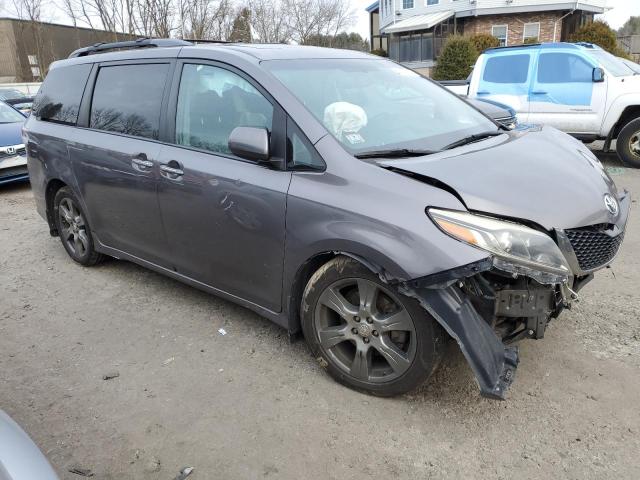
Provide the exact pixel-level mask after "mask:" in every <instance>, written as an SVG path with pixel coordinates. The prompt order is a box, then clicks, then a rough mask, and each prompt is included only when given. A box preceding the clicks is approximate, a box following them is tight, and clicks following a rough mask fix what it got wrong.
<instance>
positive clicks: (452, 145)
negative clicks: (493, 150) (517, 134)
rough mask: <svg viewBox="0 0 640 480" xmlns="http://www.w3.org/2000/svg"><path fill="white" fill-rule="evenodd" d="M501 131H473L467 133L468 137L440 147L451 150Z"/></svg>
mask: <svg viewBox="0 0 640 480" xmlns="http://www.w3.org/2000/svg"><path fill="white" fill-rule="evenodd" d="M503 133H504V132H494V131H489V132H482V133H475V134H473V135H469V136H468V137H464V138H461V139H460V140H456V141H455V142H453V143H450V144H449V145H446V146H444V147H443V148H442V149H443V150H451V149H452V148H456V147H461V146H463V145H468V144H469V143H473V142H478V141H480V140H484V139H485V138H490V137H497V136H498V135H502V134H503Z"/></svg>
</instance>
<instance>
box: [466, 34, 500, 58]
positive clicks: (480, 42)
mask: <svg viewBox="0 0 640 480" xmlns="http://www.w3.org/2000/svg"><path fill="white" fill-rule="evenodd" d="M469 40H471V43H473V46H474V47H475V49H476V50H477V52H478V54H481V53H482V52H484V51H485V50H486V49H487V48H494V47H499V46H500V40H498V39H497V38H496V37H494V36H493V35H489V34H487V33H479V34H478V35H472V36H470V37H469Z"/></svg>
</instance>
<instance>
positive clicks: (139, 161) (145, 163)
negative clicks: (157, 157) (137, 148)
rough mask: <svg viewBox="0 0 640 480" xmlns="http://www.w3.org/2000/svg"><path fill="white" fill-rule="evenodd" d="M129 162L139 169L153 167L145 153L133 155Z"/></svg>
mask: <svg viewBox="0 0 640 480" xmlns="http://www.w3.org/2000/svg"><path fill="white" fill-rule="evenodd" d="M131 163H132V164H133V166H134V167H138V168H139V169H141V170H144V169H145V168H151V167H153V162H152V161H151V160H149V159H147V155H146V154H145V153H139V154H137V155H134V157H133V158H132V159H131Z"/></svg>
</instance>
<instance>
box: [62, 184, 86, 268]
mask: <svg viewBox="0 0 640 480" xmlns="http://www.w3.org/2000/svg"><path fill="white" fill-rule="evenodd" d="M58 217H59V219H60V236H61V237H62V241H63V242H64V243H65V244H66V245H67V247H68V248H69V251H70V252H72V253H73V255H75V256H76V257H83V256H84V255H85V254H86V253H87V251H88V250H89V237H88V236H87V230H86V222H85V220H84V217H83V216H82V212H81V211H80V209H79V208H78V207H77V205H76V204H75V203H74V202H73V200H72V199H71V198H69V197H65V198H63V199H62V200H61V201H60V204H59V205H58Z"/></svg>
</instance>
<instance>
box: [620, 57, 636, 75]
mask: <svg viewBox="0 0 640 480" xmlns="http://www.w3.org/2000/svg"><path fill="white" fill-rule="evenodd" d="M618 58H620V57H618ZM620 61H621V62H623V63H624V64H625V65H626V66H627V67H629V68H630V69H631V70H633V72H634V73H640V65H638V64H637V63H635V62H632V61H631V60H626V59H624V58H620Z"/></svg>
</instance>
